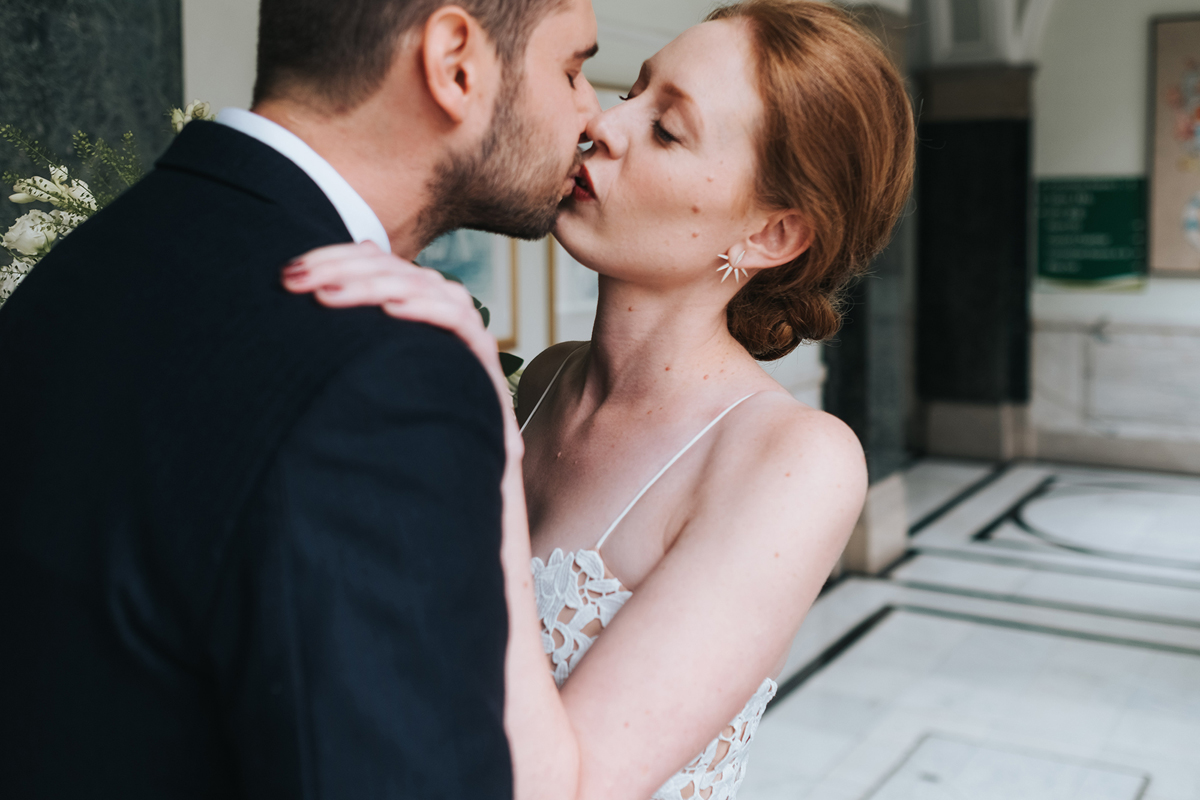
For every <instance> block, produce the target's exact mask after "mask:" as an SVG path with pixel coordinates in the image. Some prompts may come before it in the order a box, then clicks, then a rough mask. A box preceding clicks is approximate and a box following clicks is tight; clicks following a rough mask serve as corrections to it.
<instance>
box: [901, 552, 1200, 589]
mask: <svg viewBox="0 0 1200 800" xmlns="http://www.w3.org/2000/svg"><path fill="white" fill-rule="evenodd" d="M993 544H1000V543H999V542H993ZM918 554H920V555H924V556H930V557H935V558H954V559H958V560H960V561H977V562H979V563H981V564H996V565H997V566H1001V567H1019V568H1022V569H1030V570H1034V571H1036V572H1055V573H1059V574H1063V575H1081V576H1084V577H1088V578H1105V579H1107V580H1112V581H1125V582H1127V583H1144V584H1149V585H1150V586H1169V587H1171V588H1173V589H1190V590H1192V591H1200V581H1189V580H1179V579H1175V578H1169V577H1165V576H1159V575H1139V574H1137V573H1133V572H1121V571H1118V570H1107V569H1103V568H1101V567H1100V566H1095V567H1092V566H1086V567H1085V566H1076V565H1073V564H1056V563H1051V562H1047V561H1041V560H1037V559H1024V558H1016V557H1010V556H1005V555H1001V554H999V553H995V552H979V551H978V550H976V551H968V550H950V549H945V548H941V547H923V548H921V549H920V550H918Z"/></svg>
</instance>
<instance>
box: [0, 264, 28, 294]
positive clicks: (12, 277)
mask: <svg viewBox="0 0 1200 800" xmlns="http://www.w3.org/2000/svg"><path fill="white" fill-rule="evenodd" d="M34 263H35V262H34V261H33V260H32V259H28V258H14V259H13V262H12V263H11V264H9V265H8V266H7V267H0V305H3V304H4V301H5V300H7V299H8V298H9V297H11V296H12V293H13V292H14V291H16V289H17V286H18V285H19V284H20V283H21V281H23V280H25V276H26V275H28V274H29V270H31V269H33V265H34Z"/></svg>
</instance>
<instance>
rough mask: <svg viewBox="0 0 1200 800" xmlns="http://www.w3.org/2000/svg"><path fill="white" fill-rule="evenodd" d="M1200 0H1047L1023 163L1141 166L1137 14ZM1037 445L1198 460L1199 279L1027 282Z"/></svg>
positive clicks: (1142, 71) (1143, 94) (1183, 465)
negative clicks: (1117, 286) (1110, 287)
mask: <svg viewBox="0 0 1200 800" xmlns="http://www.w3.org/2000/svg"><path fill="white" fill-rule="evenodd" d="M1179 12H1200V0H1054V3H1053V6H1052V7H1051V8H1050V11H1049V17H1048V19H1047V21H1046V28H1045V32H1044V35H1043V36H1042V40H1041V43H1040V49H1039V51H1038V52H1037V53H1036V55H1035V61H1036V63H1037V66H1038V72H1037V77H1036V83H1035V87H1034V174H1035V175H1036V176H1037V177H1039V178H1046V177H1070V176H1085V177H1086V176H1130V175H1144V174H1145V173H1146V115H1147V103H1148V98H1147V90H1148V70H1149V52H1148V50H1149V21H1150V18H1151V17H1152V16H1155V15H1159V14H1169V13H1179ZM1033 317H1034V327H1035V332H1034V402H1033V409H1032V419H1033V422H1034V425H1035V427H1036V428H1037V430H1038V444H1039V451H1040V453H1041V455H1042V456H1043V457H1049V458H1062V459H1071V460H1076V459H1077V460H1085V461H1099V462H1106V463H1124V464H1129V465H1137V466H1147V467H1156V468H1162V469H1179V470H1189V471H1200V416H1198V415H1197V414H1196V413H1194V411H1193V408H1194V406H1195V401H1196V398H1197V397H1198V396H1200V280H1189V279H1180V278H1151V279H1150V280H1149V283H1148V285H1147V287H1146V289H1145V291H1144V292H1140V293H1132V294H1096V293H1084V292H1048V291H1036V292H1035V293H1034V295H1033Z"/></svg>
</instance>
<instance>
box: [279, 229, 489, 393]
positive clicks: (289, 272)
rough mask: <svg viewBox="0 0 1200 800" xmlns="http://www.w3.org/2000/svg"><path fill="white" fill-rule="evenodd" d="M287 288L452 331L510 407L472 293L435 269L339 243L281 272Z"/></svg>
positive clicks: (368, 246)
mask: <svg viewBox="0 0 1200 800" xmlns="http://www.w3.org/2000/svg"><path fill="white" fill-rule="evenodd" d="M283 285H284V287H285V288H286V289H287V290H288V291H290V292H293V293H296V294H312V295H313V296H314V297H315V298H316V300H317V302H319V303H320V304H321V305H324V306H328V307H329V308H351V307H355V306H379V307H380V308H382V309H383V311H384V312H385V313H387V314H388V315H389V316H392V317H395V318H396V319H403V320H409V321H411V322H423V323H425V324H427V325H433V326H435V327H438V328H443V329H445V330H447V331H450V332H451V333H453V334H454V335H455V336H457V337H458V338H459V339H461V340H462V341H463V343H464V344H466V345H467V347H468V348H470V350H471V352H473V353H474V354H475V356H476V358H478V359H479V361H480V363H482V364H483V366H484V368H485V369H486V370H487V371H488V376H489V377H490V378H491V379H492V382H493V384H495V386H496V391H497V394H499V395H500V398H501V402H502V405H504V406H505V407H507V406H508V405H509V389H508V380H507V379H506V378H505V377H504V371H503V369H501V367H500V359H499V349H498V347H497V346H496V340H495V338H494V337H493V336H492V335H491V334H490V333H488V331H487V329H486V328H485V327H484V325H483V318H482V317H481V316H480V315H479V312H478V311H477V310H476V309H475V301H474V300H473V299H472V298H471V294H470V292H468V291H467V290H466V287H464V286H463V285H462V284H460V283H455V282H454V281H450V280H447V279H446V278H445V277H444V276H443V275H442V274H441V273H439V272H438V271H437V270H433V269H427V268H425V267H419V266H417V265H416V264H413V263H411V262H408V261H405V260H404V259H402V258H399V257H398V256H395V255H392V254H391V253H385V252H384V251H383V250H381V249H380V248H379V246H378V245H376V244H375V243H374V242H363V243H361V244H341V245H333V246H331V247H322V248H320V249H317V250H313V251H310V252H308V253H305V254H304V255H302V256H300V257H299V258H297V259H296V260H294V261H293V262H292V263H291V264H289V265H288V266H287V268H286V269H284V271H283Z"/></svg>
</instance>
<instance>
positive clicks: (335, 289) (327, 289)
mask: <svg viewBox="0 0 1200 800" xmlns="http://www.w3.org/2000/svg"><path fill="white" fill-rule="evenodd" d="M344 288H345V287H342V286H332V285H331V286H322V287H321V291H322V292H324V293H325V294H341V292H342V289H344Z"/></svg>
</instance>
